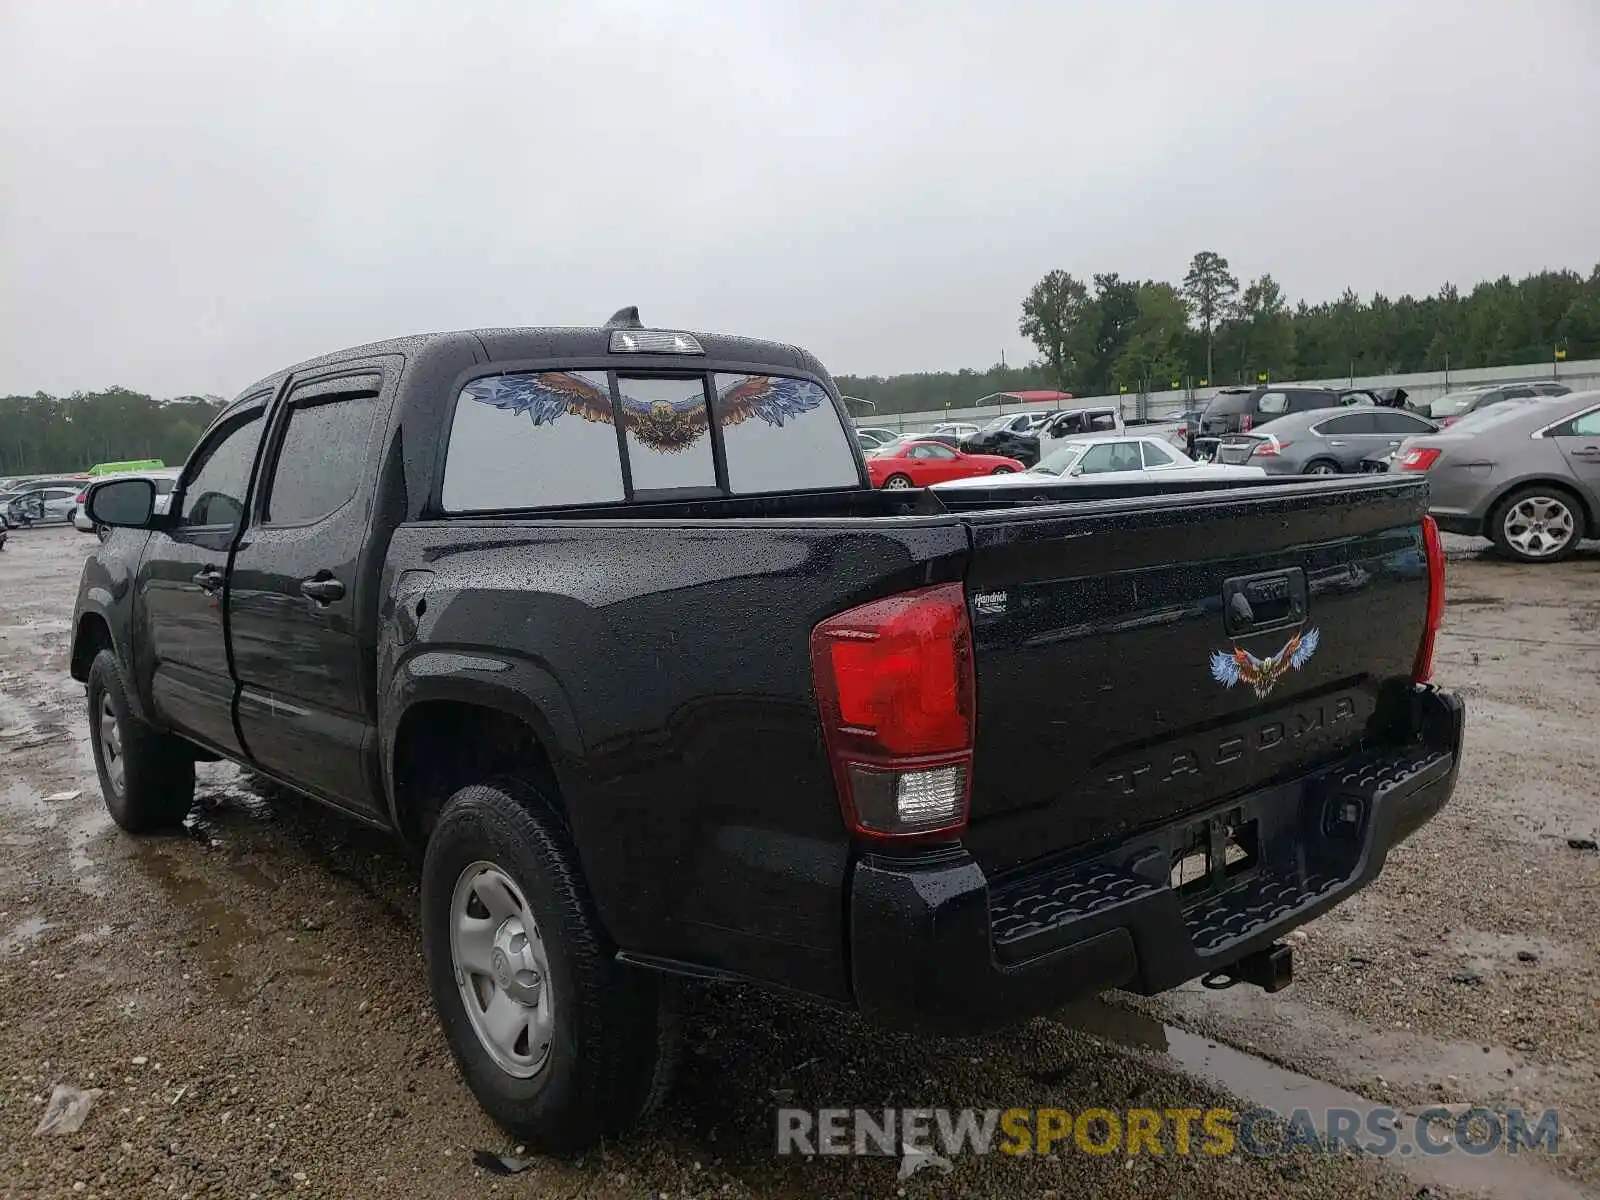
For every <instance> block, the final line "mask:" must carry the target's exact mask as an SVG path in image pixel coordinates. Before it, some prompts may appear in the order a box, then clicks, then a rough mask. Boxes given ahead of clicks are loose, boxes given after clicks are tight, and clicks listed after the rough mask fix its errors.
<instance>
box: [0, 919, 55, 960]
mask: <svg viewBox="0 0 1600 1200" xmlns="http://www.w3.org/2000/svg"><path fill="white" fill-rule="evenodd" d="M49 928H50V922H49V921H47V920H45V919H44V918H43V917H38V916H34V917H23V918H22V920H20V921H18V922H17V923H16V924H15V925H13V926H12V927H11V929H10V930H9V931H7V932H6V933H3V934H0V954H14V953H16V952H17V951H18V950H21V949H22V948H23V947H24V946H28V945H31V944H32V943H34V942H36V941H38V940H39V938H40V937H42V936H43V935H44V931H45V930H46V929H49Z"/></svg>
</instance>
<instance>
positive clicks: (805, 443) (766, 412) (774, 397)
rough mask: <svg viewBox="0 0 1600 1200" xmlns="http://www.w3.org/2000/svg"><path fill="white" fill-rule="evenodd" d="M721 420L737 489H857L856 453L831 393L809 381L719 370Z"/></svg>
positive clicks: (730, 473) (754, 491)
mask: <svg viewBox="0 0 1600 1200" xmlns="http://www.w3.org/2000/svg"><path fill="white" fill-rule="evenodd" d="M713 378H714V382H715V384H716V389H717V395H716V401H715V409H716V414H717V424H718V426H720V427H721V429H722V446H723V450H724V452H725V453H726V455H727V458H728V490H729V491H731V492H734V493H735V494H743V495H755V494H758V493H761V492H786V491H802V490H809V489H813V488H816V489H825V488H847V487H855V486H857V485H858V484H859V482H860V474H859V472H858V469H857V467H856V460H855V455H854V454H852V453H851V450H850V443H849V442H848V441H847V440H846V438H845V433H844V427H843V426H842V425H841V424H840V423H839V416H838V414H837V413H836V412H835V411H834V407H833V402H832V401H831V400H829V398H828V393H827V392H825V391H823V390H822V388H821V387H820V386H818V385H817V384H815V383H812V382H811V381H810V380H809V379H791V378H789V377H787V376H782V375H717V376H714V377H713Z"/></svg>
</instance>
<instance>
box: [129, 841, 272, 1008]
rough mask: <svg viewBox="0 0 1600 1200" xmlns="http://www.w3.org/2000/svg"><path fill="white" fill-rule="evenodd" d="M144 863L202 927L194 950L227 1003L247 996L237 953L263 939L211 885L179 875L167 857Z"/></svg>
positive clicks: (155, 856)
mask: <svg viewBox="0 0 1600 1200" xmlns="http://www.w3.org/2000/svg"><path fill="white" fill-rule="evenodd" d="M140 862H141V864H142V865H143V866H144V868H145V870H146V871H148V872H149V874H150V877H151V878H152V879H154V880H155V882H156V883H157V885H159V886H160V888H161V890H162V891H163V892H165V893H166V894H167V897H168V898H169V899H170V900H171V901H172V902H173V904H175V905H176V906H177V907H178V908H179V909H180V910H181V911H182V912H183V914H184V916H185V917H187V918H189V920H190V921H191V922H192V923H193V924H194V925H196V926H198V927H199V935H198V937H197V938H194V939H191V940H194V941H195V942H196V945H195V946H193V947H191V948H192V949H194V950H195V951H196V952H197V953H198V954H199V955H200V957H201V958H202V959H204V960H205V963H206V966H207V967H208V968H209V970H210V974H211V978H212V982H213V983H214V984H215V985H216V988H217V991H218V992H219V993H220V994H221V995H222V996H223V998H224V999H227V1000H236V999H238V998H239V997H240V996H241V995H243V994H244V993H245V991H246V989H247V988H249V987H250V986H251V985H252V981H251V980H249V979H246V978H244V977H243V976H242V975H240V974H239V973H238V972H236V971H235V970H234V969H233V952H234V950H235V948H238V947H243V948H245V950H246V951H247V952H250V949H251V947H253V946H255V945H256V944H258V943H259V942H260V941H261V940H262V935H261V934H260V933H259V932H258V931H257V930H256V929H255V927H254V926H252V925H251V924H250V922H249V921H248V920H247V919H246V918H245V916H244V914H243V913H241V912H240V911H239V910H237V909H235V908H230V907H229V906H228V905H227V904H225V903H224V902H223V901H222V899H221V897H219V896H218V895H217V893H216V891H215V890H214V889H213V888H212V887H211V885H210V884H208V883H206V882H205V881H203V880H200V879H196V878H194V877H193V876H189V875H182V874H180V873H179V872H178V868H177V864H176V863H174V862H173V860H172V859H171V858H169V857H167V856H166V855H165V854H154V853H152V854H145V855H141V856H140Z"/></svg>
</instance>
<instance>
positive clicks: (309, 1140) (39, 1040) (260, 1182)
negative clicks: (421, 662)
mask: <svg viewBox="0 0 1600 1200" xmlns="http://www.w3.org/2000/svg"><path fill="white" fill-rule="evenodd" d="M93 545H94V542H93V539H92V538H89V537H86V536H85V535H81V534H77V533H75V532H72V531H70V530H31V531H23V532H20V533H16V534H14V535H13V537H12V539H11V541H10V544H9V545H8V547H7V548H6V550H5V551H4V553H3V554H0V1195H4V1196H58V1195H59V1196H74V1197H77V1196H116V1197H124V1196H174V1197H181V1196H193V1197H199V1196H226V1197H248V1196H261V1197H266V1196H273V1195H280V1194H298V1195H317V1196H361V1197H367V1196H449V1197H455V1196H463V1197H478V1196H483V1197H500V1196H550V1197H565V1198H575V1197H579V1196H584V1197H613V1196H660V1197H690V1196H703V1197H720V1196H814V1195H822V1196H829V1195H838V1196H851V1197H854V1196H893V1195H896V1194H897V1193H899V1194H904V1195H907V1196H918V1195H927V1196H943V1195H1014V1196H1029V1197H1052V1196H1055V1197H1069V1196H1076V1195H1080V1194H1094V1195H1100V1196H1145V1195H1160V1196H1179V1197H1211V1196H1216V1197H1228V1198H1229V1200H1241V1198H1243V1197H1253V1196H1263V1197H1265V1196H1290V1197H1301V1196H1303V1197H1341V1198H1347V1197H1352V1196H1366V1195H1373V1196H1382V1197H1416V1196H1423V1195H1434V1196H1438V1195H1451V1194H1456V1192H1455V1188H1456V1187H1457V1186H1460V1187H1465V1188H1469V1189H1470V1190H1471V1192H1473V1193H1475V1192H1477V1191H1479V1190H1482V1191H1483V1192H1484V1193H1486V1194H1491V1195H1496V1196H1529V1197H1545V1196H1561V1195H1600V1165H1597V1164H1600V932H1597V921H1596V914H1597V912H1600V854H1597V853H1595V852H1594V851H1593V850H1590V849H1577V848H1573V847H1571V846H1569V844H1568V840H1569V839H1579V840H1580V841H1581V839H1584V838H1591V839H1592V838H1593V837H1594V836H1595V835H1596V833H1597V832H1600V829H1597V827H1600V809H1597V801H1596V798H1595V794H1596V781H1597V780H1600V738H1597V736H1596V733H1597V730H1600V719H1597V718H1600V586H1597V584H1600V554H1597V553H1595V552H1593V551H1588V552H1586V553H1584V554H1583V555H1581V556H1580V557H1579V558H1578V559H1576V560H1575V561H1573V562H1570V563H1567V564H1563V565H1560V566H1555V567H1546V568H1532V569H1530V568H1526V567H1520V566H1515V565H1511V564H1508V563H1504V562H1500V561H1497V560H1495V559H1494V558H1492V557H1490V556H1489V555H1487V554H1486V553H1484V552H1482V551H1481V550H1480V549H1479V548H1478V544H1476V543H1467V542H1461V543H1459V544H1458V543H1454V542H1452V549H1451V564H1450V596H1451V602H1450V606H1449V608H1448V611H1447V616H1446V630H1445V634H1444V636H1443V638H1442V641H1441V644H1440V651H1439V667H1438V675H1439V678H1440V680H1441V681H1442V682H1444V683H1446V684H1448V685H1449V686H1451V687H1454V688H1456V689H1458V690H1459V691H1460V692H1461V693H1462V694H1464V695H1465V696H1466V698H1467V701H1468V704H1469V706H1470V713H1469V722H1470V741H1469V749H1468V753H1467V760H1466V764H1465V767H1464V770H1463V772H1462V778H1461V784H1460V787H1459V790H1458V791H1457V794H1456V798H1455V801H1454V802H1453V804H1452V805H1451V806H1450V807H1449V809H1447V810H1446V812H1445V813H1444V814H1443V815H1442V816H1441V817H1440V818H1439V819H1437V820H1435V821H1434V822H1433V823H1432V824H1431V825H1430V826H1428V827H1427V828H1426V829H1425V830H1424V831H1423V832H1422V833H1421V834H1419V835H1418V836H1417V837H1416V838H1415V839H1413V840H1412V841H1411V842H1410V843H1408V844H1406V845H1405V846H1403V847H1401V848H1400V849H1399V850H1398V851H1397V852H1396V853H1395V854H1394V855H1393V856H1392V857H1391V859H1390V863H1389V867H1388V869H1387V871H1386V872H1385V874H1384V876H1383V878H1382V879H1381V881H1380V882H1379V883H1378V884H1377V885H1376V886H1374V887H1373V888H1371V889H1370V890H1369V891H1367V892H1366V893H1364V894H1363V895H1362V896H1360V897H1359V898H1357V899H1356V900H1355V901H1353V902H1352V903H1350V904H1347V905H1345V906H1344V907H1342V908H1340V909H1339V910H1337V911H1336V912H1334V913H1333V914H1331V915H1330V916H1328V917H1326V918H1324V919H1323V920H1321V921H1318V922H1316V923H1315V924H1313V925H1312V926H1309V927H1308V928H1307V930H1306V931H1305V936H1304V937H1303V938H1302V939H1297V942H1296V956H1297V962H1296V969H1297V976H1296V983H1295V985H1294V987H1293V988H1292V989H1291V990H1289V991H1287V992H1284V993H1281V994H1279V995H1277V996H1271V997H1268V996H1263V995H1261V994H1260V993H1258V992H1254V991H1252V990H1248V989H1243V988H1237V989H1233V990H1231V991H1227V992H1220V993H1215V992H1206V991H1203V990H1201V989H1198V988H1191V989H1185V990H1184V991H1182V992H1180V993H1177V994H1174V995H1172V996H1168V997H1163V998H1161V999H1159V1000H1156V1001H1142V1000H1135V999H1132V998H1128V997H1120V996H1112V997H1109V998H1107V1000H1106V1001H1105V1002H1098V1003H1095V1004H1091V1005H1085V1006H1080V1007H1078V1008H1076V1009H1074V1010H1073V1011H1071V1012H1068V1013H1064V1014H1061V1015H1060V1017H1058V1018H1055V1019H1048V1020H1038V1021H1035V1022H1032V1023H1031V1024H1029V1025H1028V1026H1027V1027H1025V1028H1023V1029H1019V1030H1015V1031H1012V1032H1009V1033H1006V1034H1003V1035H997V1036H993V1037H988V1038H981V1039H974V1040H966V1041H931V1040H918V1039H914V1038H909V1037H900V1036H891V1035H884V1034H881V1033H878V1032H876V1031H873V1030H871V1029H868V1028H867V1027H865V1026H864V1025H862V1024H861V1023H860V1022H859V1021H856V1020H854V1019H850V1018H843V1017H840V1016H839V1015H837V1014H833V1013H821V1012H813V1011H811V1010H808V1009H806V1008H804V1007H801V1006H796V1005H794V1004H792V1003H790V1002H786V1001H779V1000H775V999H773V998H770V997H767V996H764V995H760V994H754V993H746V992H732V991H696V992H691V993H690V994H689V995H688V996H687V998H686V1004H687V1008H688V1013H689V1022H688V1036H687V1044H688V1050H689V1052H688V1053H687V1054H686V1055H685V1057H684V1063H683V1067H682V1071H681V1073H680V1078H679V1082H678V1085H677V1087H676V1089H675V1091H674V1092H673V1094H672V1096H671V1098H670V1100H669V1101H668V1103H667V1105H666V1106H665V1108H664V1110H663V1111H662V1112H661V1113H660V1114H659V1115H658V1116H657V1117H655V1118H654V1119H653V1121H652V1123H651V1124H650V1125H649V1126H648V1127H647V1128H646V1129H645V1130H644V1131H643V1133H642V1134H641V1135H640V1136H638V1137H637V1138H635V1139H633V1140H631V1141H629V1142H627V1143H625V1144H624V1145H621V1146H619V1147H615V1148H612V1149H609V1150H607V1151H605V1152H603V1153H597V1154H593V1155H590V1156H589V1157H588V1158H587V1159H585V1160H583V1161H580V1162H574V1163H562V1162H554V1161H539V1162H537V1163H536V1164H535V1165H534V1166H533V1167H532V1169H531V1170H529V1171H527V1172H526V1173H524V1174H520V1175H517V1176H514V1177H510V1178H496V1177H494V1176H491V1175H490V1174H488V1173H487V1172H485V1171H484V1170H482V1169H481V1168H479V1167H476V1166H474V1165H473V1163H472V1161H471V1155H472V1152H473V1151H474V1150H477V1149H484V1148H487V1149H493V1150H496V1151H503V1152H511V1151H514V1147H512V1146H510V1145H508V1143H507V1142H506V1139H505V1138H504V1136H503V1135H502V1134H500V1133H499V1131H498V1130H496V1129H495V1127H494V1126H492V1125H491V1124H490V1123H489V1122H488V1121H487V1120H486V1119H485V1118H484V1117H483V1116H482V1115H481V1114H480V1113H479V1112H478V1110H477V1108H476V1107H475V1106H474V1104H473V1102H472V1100H471V1098H470V1097H469V1095H468V1094H467V1092H466V1090H465V1088H464V1087H463V1086H462V1085H461V1083H460V1081H459V1080H458V1078H457V1076H456V1073H455V1071H454V1069H453V1066H452V1064H451V1062H450V1059H449V1055H448V1052H447V1050H446V1048H445V1045H444V1042H443V1039H442V1037H441V1035H440V1033H439V1030H438V1028H437V1026H436V1024H435V1022H434V1020H433V1017H432V1014H431V1010H430V1007H429V1003H428V998H427V994H426V988H425V986H424V983H423V979H422V971H421V958H420V954H419V952H418V933H417V915H416V908H417V891H416V886H415V882H414V879H415V868H414V865H413V864H412V863H411V862H410V861H408V860H407V858H406V857H405V856H404V855H403V854H401V853H400V852H399V851H397V849H396V848H395V847H394V846H393V845H391V844H390V843H388V842H386V841H385V840H384V839H383V838H381V837H380V836H378V835H376V834H374V833H372V832H370V831H368V830H366V829H364V828H362V827H358V826H356V825H353V824H350V823H348V822H345V821H343V820H340V819H339V818H337V817H334V816H331V815H328V814H326V813H324V812H322V811H320V810H318V809H316V808H314V807H312V806H310V805H307V804H304V803H301V802H298V801H295V800H293V799H292V798H287V797H283V796H281V795H276V794H271V793H269V792H267V791H266V790H264V789H260V788H256V787H254V786H253V785H252V784H251V782H250V781H249V780H248V779H245V778H242V777H241V776H240V774H239V772H238V771H236V770H235V769H233V768H231V767H221V766H206V767H202V768H201V775H202V780H201V786H200V789H199V802H198V804H197V806H196V809H195V811H194V813H193V814H192V815H191V818H190V821H189V825H188V828H187V829H186V830H185V832H184V833H183V834H181V835H174V836H170V837H161V838H151V839H145V840H134V839H131V838H128V837H125V836H122V835H120V834H118V833H117V832H116V831H115V830H114V829H113V828H112V827H111V825H110V822H109V820H108V819H107V818H106V817H105V815H104V810H103V808H102V806H101V802H100V798H99V793H98V788H97V785H96V783H95V775H94V767H93V761H92V758H91V755H90V751H89V746H88V741H87V736H86V725H85V719H84V713H83V707H84V706H83V695H82V689H81V687H80V686H79V685H77V684H75V683H73V682H72V681H71V680H70V679H69V678H68V677H67V675H66V653H67V647H68V640H69V623H70V615H71V610H72V600H73V594H74V590H75V586H76V581H77V576H78V569H79V564H80V562H81V560H82V557H83V556H84V555H85V554H86V553H87V552H88V551H89V550H90V549H91V548H92V547H93ZM1230 1047H1232V1048H1233V1049H1230ZM1239 1051H1242V1052H1243V1053H1240V1052H1239ZM1274 1064H1277V1065H1274ZM1291 1072H1298V1073H1299V1074H1296V1073H1291ZM1318 1081H1320V1082H1318ZM57 1083H69V1084H74V1085H78V1086H81V1087H94V1088H101V1089H103V1094H102V1095H101V1096H100V1097H99V1099H98V1101H97V1103H96V1105H95V1107H94V1109H93V1111H92V1112H91V1114H90V1116H89V1119H88V1122H87V1124H86V1125H85V1127H84V1129H83V1130H82V1132H81V1133H78V1134H74V1135H69V1136H65V1137H56V1138H40V1137H35V1136H34V1126H35V1125H36V1124H37V1122H38V1120H39V1117H40V1114H41V1112H42V1111H43V1109H44V1106H45V1101H46V1098H47V1097H48V1095H49V1093H50V1091H51V1089H52V1087H53V1086H54V1085H56V1084H57ZM1351 1093H1354V1094H1355V1095H1352V1094H1351ZM1230 1095H1231V1096H1233V1097H1237V1100H1236V1101H1233V1103H1236V1104H1237V1105H1238V1106H1241V1107H1243V1106H1249V1105H1252V1104H1268V1105H1274V1106H1278V1105H1284V1106H1287V1105H1292V1104H1296V1103H1299V1104H1308V1105H1312V1106H1320V1105H1324V1104H1328V1103H1340V1102H1344V1103H1359V1102H1362V1101H1361V1100H1360V1099H1359V1098H1366V1101H1375V1102H1383V1103H1389V1104H1393V1105H1395V1106H1396V1107H1411V1108H1415V1107H1421V1106H1425V1105H1428V1104H1430V1103H1446V1104H1459V1105H1464V1104H1466V1103H1468V1102H1477V1103H1483V1104H1487V1105H1488V1106H1490V1107H1491V1108H1497V1109H1498V1108H1505V1107H1512V1106H1522V1107H1525V1108H1531V1109H1542V1108H1544V1107H1546V1106H1555V1107H1559V1108H1560V1109H1561V1111H1562V1116H1563V1140H1562V1146H1561V1152H1560V1153H1559V1155H1558V1156H1557V1157H1556V1158H1555V1159H1554V1160H1547V1159H1541V1158H1540V1156H1533V1157H1530V1156H1529V1155H1527V1154H1524V1155H1522V1156H1520V1157H1519V1158H1517V1159H1505V1158H1490V1159H1476V1158H1468V1157H1466V1156H1453V1157H1451V1158H1450V1159H1449V1160H1448V1161H1445V1162H1443V1165H1442V1166H1441V1162H1440V1161H1434V1162H1430V1163H1419V1162H1417V1161H1415V1160H1408V1161H1400V1160H1389V1161H1387V1162H1384V1163H1378V1162H1375V1161H1373V1160H1371V1159H1359V1158H1355V1157H1350V1156H1329V1157H1314V1156H1311V1155H1309V1154H1305V1153H1300V1154H1297V1155H1295V1156H1292V1157H1289V1158H1280V1159H1263V1158H1252V1157H1248V1156H1244V1155H1235V1156H1231V1157H1228V1158H1223V1159H1217V1158H1208V1157H1187V1158H1179V1157H1175V1156H1172V1155H1170V1154H1169V1155H1166V1156H1163V1157H1154V1156H1149V1155H1143V1156H1140V1157H1137V1158H1133V1159H1128V1158H1125V1157H1123V1156H1122V1155H1121V1154H1116V1155H1111V1156H1107V1157H1094V1156H1088V1155H1084V1154H1081V1153H1069V1154H1067V1155H1065V1156H1063V1157H1057V1158H1049V1159H1026V1160H1011V1159H1004V1160H1003V1159H1001V1158H1000V1157H999V1156H988V1157H985V1158H975V1157H973V1158H965V1159H962V1160H961V1161H959V1162H957V1164H956V1166H955V1172H954V1174H953V1175H950V1176H941V1175H939V1174H938V1173H937V1172H935V1171H932V1170H928V1171H923V1172H919V1173H917V1174H915V1175H913V1176H911V1177H910V1178H909V1179H907V1180H904V1181H901V1180H899V1179H898V1178H897V1170H896V1163H895V1162H894V1161H893V1160H891V1159H826V1160H823V1159H817V1160H813V1161H806V1160H804V1159H798V1158H781V1159H780V1158H777V1157H775V1156H774V1154H773V1144H774V1132H773V1130H774V1110H775V1108H776V1107H777V1106H778V1105H780V1104H793V1105H797V1106H802V1107H816V1106H820V1105H838V1106H862V1107H869V1108H881V1107H883V1106H885V1105H909V1104H918V1105H941V1106H958V1105H968V1104H971V1105H978V1106H983V1107H990V1106H995V1107H1006V1106H1013V1105H1017V1106H1030V1105H1059V1106H1063V1107H1068V1108H1076V1109H1081V1108H1083V1107H1086V1106H1089V1105H1091V1104H1100V1105H1104V1106H1106V1107H1110V1108H1119V1107H1126V1106H1142V1107H1149V1108H1157V1109H1160V1108H1164V1107H1202V1108H1203V1107H1207V1106H1208V1105H1209V1104H1212V1103H1228V1102H1230V1101H1229V1100H1227V1099H1226V1097H1228V1096H1230ZM1441 1161H1442V1160H1441ZM1461 1194H1470V1193H1468V1192H1463V1193H1461Z"/></svg>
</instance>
